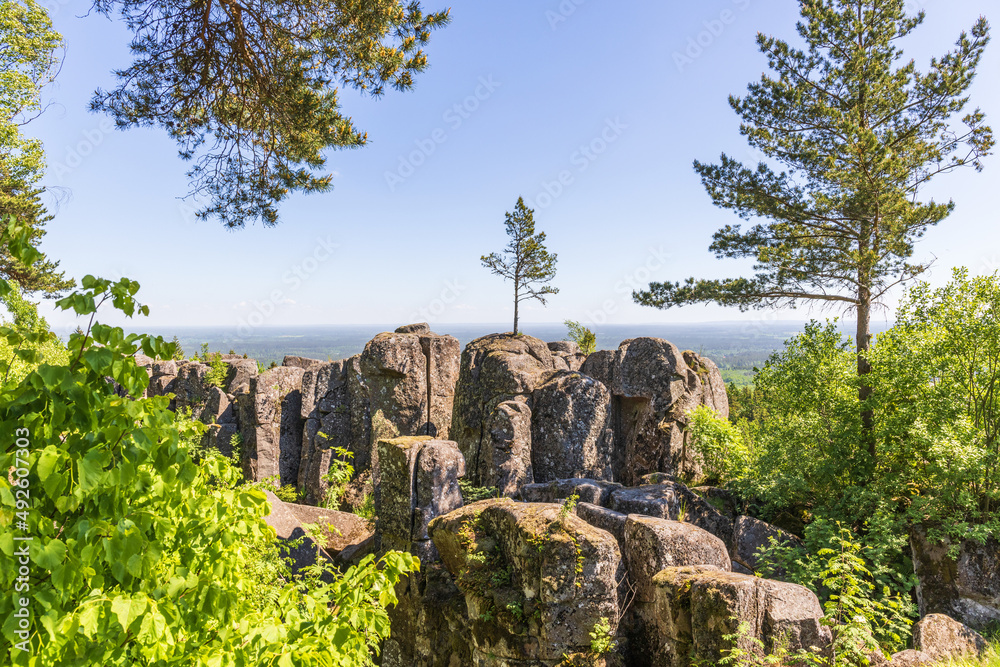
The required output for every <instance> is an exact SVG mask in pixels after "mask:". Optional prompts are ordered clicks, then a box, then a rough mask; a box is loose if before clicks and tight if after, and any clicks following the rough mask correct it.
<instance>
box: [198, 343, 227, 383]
mask: <svg viewBox="0 0 1000 667" xmlns="http://www.w3.org/2000/svg"><path fill="white" fill-rule="evenodd" d="M202 358H203V359H205V360H206V361H208V366H209V368H208V372H207V373H206V374H205V384H207V385H208V386H209V387H218V388H219V389H225V388H226V380H227V378H228V377H229V364H227V363H226V362H225V361H223V360H222V355H221V354H219V353H218V352H216V353H215V354H213V355H211V358H209V356H208V355H203V357H202Z"/></svg>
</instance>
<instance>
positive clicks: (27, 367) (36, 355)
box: [0, 285, 69, 387]
mask: <svg viewBox="0 0 1000 667" xmlns="http://www.w3.org/2000/svg"><path fill="white" fill-rule="evenodd" d="M0 305H2V306H3V307H4V308H5V309H6V310H7V312H8V316H9V317H7V318H2V317H0V323H3V324H4V325H5V326H7V327H8V328H9V329H10V330H12V331H16V332H18V334H19V335H20V336H21V337H22V339H21V341H20V343H17V342H12V341H11V340H10V339H9V338H6V337H0V387H3V386H7V385H8V384H11V385H17V384H20V383H21V382H22V381H23V380H24V379H25V378H26V377H27V376H28V374H29V373H31V372H32V371H33V370H35V369H36V368H38V366H40V365H42V364H60V363H65V362H66V361H68V359H69V353H68V352H67V351H66V347H65V346H64V345H63V344H62V343H61V342H60V341H59V339H58V338H56V336H54V335H52V334H51V333H50V332H49V328H48V324H47V323H46V321H45V319H44V318H42V317H39V315H38V309H37V307H36V306H35V304H33V303H31V302H30V301H28V300H27V299H25V298H24V294H23V293H22V292H21V290H20V289H19V288H18V287H17V286H16V285H11V290H10V291H9V292H8V293H7V294H6V295H5V296H0Z"/></svg>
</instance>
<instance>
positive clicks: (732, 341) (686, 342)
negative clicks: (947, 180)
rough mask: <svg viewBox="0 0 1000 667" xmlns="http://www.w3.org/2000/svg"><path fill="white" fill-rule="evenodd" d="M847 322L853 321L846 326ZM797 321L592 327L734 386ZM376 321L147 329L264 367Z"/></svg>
mask: <svg viewBox="0 0 1000 667" xmlns="http://www.w3.org/2000/svg"><path fill="white" fill-rule="evenodd" d="M852 326H853V325H852ZM802 328H803V323H801V322H766V323H765V322H724V323H705V324H662V325H649V324H637V325H624V324H616V325H605V326H600V327H594V333H595V334H596V335H597V346H598V349H615V348H617V347H618V345H619V344H620V343H621V342H622V341H623V340H627V339H629V338H639V337H643V336H650V337H655V338H665V339H667V340H669V341H670V342H672V343H674V344H675V345H677V346H678V347H679V348H681V349H682V350H694V351H695V352H698V353H699V354H702V355H704V356H707V357H709V358H710V359H712V360H713V361H714V362H715V363H716V364H718V366H719V368H720V369H722V372H723V377H724V378H725V379H726V381H727V382H734V383H736V384H738V385H744V384H749V383H750V382H752V380H753V369H754V368H759V367H761V366H763V364H764V362H765V361H767V359H768V357H770V356H771V354H772V353H774V352H775V351H776V350H780V349H783V348H784V344H785V341H786V340H788V339H789V338H791V337H792V336H794V335H795V334H797V333H799V332H801V331H802ZM391 329H392V327H386V326H380V325H367V326H366V325H351V326H329V327H285V328H260V329H257V330H255V331H254V332H253V333H252V334H251V335H249V336H240V335H239V334H238V333H237V332H236V331H235V329H233V328H228V327H198V328H194V327H177V328H175V329H169V330H168V329H153V330H150V331H148V333H153V334H157V335H160V336H163V337H164V338H166V339H167V340H170V339H171V338H172V337H174V336H177V338H178V340H179V341H180V343H181V346H182V347H183V348H184V351H185V352H186V353H187V354H188V355H190V354H191V353H192V352H198V351H199V350H200V349H201V346H202V344H204V343H207V344H208V349H209V350H210V351H212V352H216V351H218V352H229V351H230V350H232V351H234V352H235V353H237V354H246V355H247V356H248V357H251V358H253V359H256V360H258V361H260V362H261V363H263V364H264V365H265V366H266V365H269V364H270V363H271V362H272V361H273V362H277V363H279V364H280V363H281V360H282V359H283V358H284V357H285V355H296V356H302V357H309V358H311V359H322V360H335V359H344V358H346V357H349V356H352V355H355V354H358V353H359V352H361V351H362V350H364V347H365V344H366V343H367V342H368V341H369V340H371V339H372V338H373V337H374V336H375V335H376V334H378V333H380V332H382V331H387V330H391ZM434 329H435V330H436V331H437V332H438V333H442V334H451V335H452V336H455V337H456V338H458V340H459V341H460V342H461V343H462V345H463V346H464V345H465V344H467V343H468V342H470V341H472V340H474V339H476V338H478V337H480V336H484V335H486V334H489V333H494V332H497V331H506V330H507V329H509V326H507V327H504V326H503V325H489V324H442V325H436V326H434ZM523 331H524V333H526V334H528V335H531V336H535V337H537V338H541V339H542V340H545V341H556V340H563V339H564V338H565V336H566V328H565V327H564V326H562V325H561V324H526V325H524V329H523Z"/></svg>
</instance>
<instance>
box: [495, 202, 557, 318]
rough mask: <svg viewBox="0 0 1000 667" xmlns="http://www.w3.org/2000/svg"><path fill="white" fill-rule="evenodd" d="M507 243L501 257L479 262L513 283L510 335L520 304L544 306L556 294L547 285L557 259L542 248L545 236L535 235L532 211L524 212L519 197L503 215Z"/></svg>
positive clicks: (525, 207)
mask: <svg viewBox="0 0 1000 667" xmlns="http://www.w3.org/2000/svg"><path fill="white" fill-rule="evenodd" d="M504 224H505V226H506V228H507V236H509V237H510V242H509V243H508V244H507V247H506V248H504V250H503V252H502V253H495V252H494V253H490V254H489V255H483V256H482V257H481V258H480V261H481V262H482V263H483V266H485V267H486V268H488V269H489V270H490V271H491V272H492V273H493V274H494V275H497V276H500V277H501V278H503V279H504V280H510V281H511V282H513V283H514V328H513V330H512V331H511V333H513V334H514V335H517V334H519V333H520V332H519V331H518V329H517V323H518V319H519V318H518V309H519V307H520V305H521V302H522V301H528V300H531V299H534V300H536V301H539V302H540V303H541V304H542V305H545V304H546V303H548V300H547V299H546V297H547V296H549V295H550V294H558V293H559V290H558V289H557V288H555V287H552V286H551V285H548V284H547V283H549V282H551V280H552V279H553V278H555V277H556V259H557V257H558V256H557V255H554V254H551V253H549V251H548V250H547V249H546V248H545V232H539V233H538V234H535V211H534V210H533V209H530V208H528V207H527V206H526V205H525V203H524V198H523V197H518V198H517V204H516V205H515V206H514V212H513V213H507V220H506V222H505V223H504Z"/></svg>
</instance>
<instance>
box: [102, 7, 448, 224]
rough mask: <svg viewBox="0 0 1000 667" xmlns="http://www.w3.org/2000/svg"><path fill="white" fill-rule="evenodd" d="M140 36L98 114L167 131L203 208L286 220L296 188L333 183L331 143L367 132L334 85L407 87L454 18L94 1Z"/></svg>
mask: <svg viewBox="0 0 1000 667" xmlns="http://www.w3.org/2000/svg"><path fill="white" fill-rule="evenodd" d="M93 7H94V9H95V10H96V11H98V12H100V13H101V14H105V15H111V14H112V13H114V12H115V11H116V10H117V11H118V12H119V13H120V15H121V17H122V20H123V21H124V23H125V24H126V25H127V26H128V28H129V29H130V30H131V31H132V33H133V34H134V39H133V41H132V45H131V48H132V53H133V55H134V60H133V62H132V64H131V66H129V67H128V68H127V69H124V70H121V71H119V72H117V73H116V74H117V76H118V78H119V81H120V85H119V86H118V87H117V88H115V89H113V90H110V91H101V90H98V91H97V93H96V94H95V95H94V98H93V100H92V102H91V109H92V110H94V111H100V112H104V113H107V114H109V115H111V116H112V117H113V118H114V119H115V121H116V122H117V124H118V127H120V128H128V127H138V126H152V125H157V126H161V127H162V128H163V129H165V130H166V131H167V133H168V134H169V135H170V137H171V138H172V139H174V140H175V141H176V142H177V143H178V145H179V147H180V155H181V157H182V158H183V159H185V160H193V161H194V166H193V167H192V169H191V170H190V171H189V172H188V177H189V179H190V182H191V191H190V193H189V194H190V195H191V196H195V197H198V198H199V199H200V200H202V201H203V202H204V204H205V205H204V207H203V208H201V209H200V210H199V211H198V213H197V215H198V216H199V217H200V218H203V219H204V218H218V219H219V220H220V221H221V222H222V223H223V224H225V225H226V226H228V227H231V228H235V227H242V226H244V224H245V223H246V221H248V220H249V221H251V222H252V221H254V220H260V221H262V222H263V223H264V224H265V225H274V224H276V223H277V221H278V213H277V204H278V203H279V202H281V201H282V200H283V199H285V198H286V197H287V196H288V195H289V193H291V192H294V191H300V192H323V191H326V190H329V188H330V182H331V180H332V176H331V175H329V174H316V173H315V170H317V169H320V168H322V167H323V166H324V164H325V163H326V158H325V157H324V151H326V150H327V149H329V148H358V147H361V146H363V145H365V143H366V142H367V140H368V136H367V134H366V133H364V132H362V131H361V130H359V129H358V128H357V127H355V125H354V122H353V121H352V119H351V118H350V116H349V115H347V114H345V113H344V112H343V110H342V109H341V107H340V99H339V96H338V92H339V91H338V88H337V87H338V86H341V85H343V86H349V87H351V88H354V89H355V90H357V91H359V92H361V93H363V94H368V95H371V96H373V97H380V96H381V95H382V94H383V93H384V92H385V90H386V88H393V89H396V90H406V89H408V88H410V87H412V85H413V76H414V74H416V73H418V72H421V71H423V70H424V69H426V67H427V57H426V55H425V54H424V52H423V47H424V46H425V44H426V43H427V41H428V39H429V38H430V33H431V31H432V30H434V29H435V28H439V27H441V26H444V25H446V24H447V23H448V20H449V17H448V12H447V11H443V12H437V13H433V14H424V13H423V11H422V9H421V7H420V2H419V1H417V0H412V1H407V2H402V1H401V0H378V1H371V2H340V1H339V0H336V1H333V0H225V1H222V2H189V1H187V0H94V3H93Z"/></svg>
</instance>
